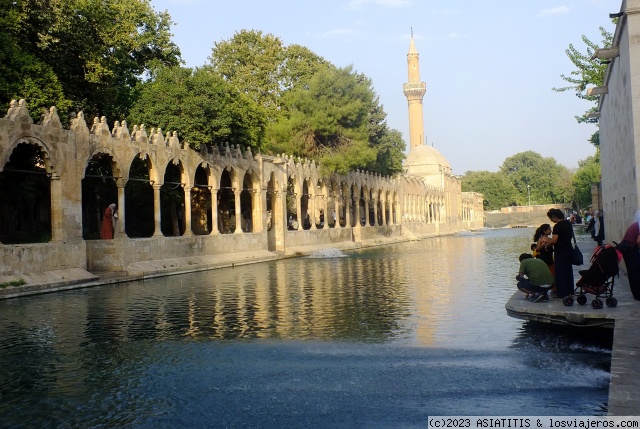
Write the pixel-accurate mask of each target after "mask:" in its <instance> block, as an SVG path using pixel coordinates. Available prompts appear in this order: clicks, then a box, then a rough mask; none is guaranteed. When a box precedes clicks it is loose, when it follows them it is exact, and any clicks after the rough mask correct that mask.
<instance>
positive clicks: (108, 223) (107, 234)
mask: <svg viewBox="0 0 640 429" xmlns="http://www.w3.org/2000/svg"><path fill="white" fill-rule="evenodd" d="M117 218H118V214H117V213H116V205H115V204H109V207H107V208H106V209H105V211H104V216H103V217H102V229H101V230H100V238H103V239H106V240H110V239H112V238H113V230H114V224H115V220H116V219H117Z"/></svg>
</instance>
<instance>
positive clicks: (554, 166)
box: [500, 151, 566, 205]
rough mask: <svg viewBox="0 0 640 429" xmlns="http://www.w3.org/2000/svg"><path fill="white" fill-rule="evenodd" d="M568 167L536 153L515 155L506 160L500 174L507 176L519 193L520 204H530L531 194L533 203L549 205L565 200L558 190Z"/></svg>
mask: <svg viewBox="0 0 640 429" xmlns="http://www.w3.org/2000/svg"><path fill="white" fill-rule="evenodd" d="M565 170H566V167H564V166H562V165H559V164H558V163H557V162H556V160H555V159H553V158H551V157H549V158H543V157H542V155H540V154H539V153H536V152H534V151H526V152H521V153H518V154H515V155H513V156H511V157H509V158H507V159H505V160H504V162H503V163H502V166H501V167H500V172H501V173H503V174H505V175H506V176H507V177H508V178H509V180H510V181H511V183H513V185H514V186H515V187H516V189H517V190H518V192H519V197H518V204H519V205H526V204H527V203H528V197H529V193H530V196H531V201H532V203H533V202H535V203H536V204H549V203H558V202H562V200H563V192H562V191H561V190H560V189H558V184H559V183H560V178H561V177H562V175H563V173H564V171H565Z"/></svg>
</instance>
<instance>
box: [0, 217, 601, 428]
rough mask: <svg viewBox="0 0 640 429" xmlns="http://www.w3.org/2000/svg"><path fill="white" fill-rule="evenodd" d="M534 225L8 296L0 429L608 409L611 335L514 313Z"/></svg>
mask: <svg viewBox="0 0 640 429" xmlns="http://www.w3.org/2000/svg"><path fill="white" fill-rule="evenodd" d="M532 233H533V231H532V230H527V229H509V230H494V231H486V232H480V233H465V234H460V235H455V236H448V237H439V238H432V239H427V240H422V241H417V242H410V243H403V244H398V245H392V246H386V247H379V248H374V249H368V250H363V251H357V252H349V253H347V254H343V253H341V252H339V251H336V250H329V251H325V252H322V253H319V254H317V255H314V256H313V257H308V258H298V259H289V260H283V261H276V262H271V263H263V264H256V265H248V266H242V267H236V268H230V269H224V270H215V271H208V272H201V273H194V274H188V275H182V276H173V277H165V278H160V279H154V280H148V281H144V282H133V283H127V284H117V285H110V286H103V287H96V288H91V289H82V290H75V291H68V292H62V293H55V294H47V295H40V296H35V297H27V298H18V299H12V300H5V301H0V333H1V336H0V427H69V428H76V427H104V428H113V427H140V428H176V427H188V428H192V427H203V428H204V427H425V422H426V418H427V416H428V415H430V414H431V415H433V414H439V415H460V414H467V415H594V414H603V413H606V401H607V390H608V383H609V372H608V371H609V364H610V345H611V336H610V333H608V332H606V331H604V332H603V331H596V332H593V331H588V332H586V333H585V332H583V331H579V332H576V331H566V330H564V329H554V328H552V327H549V326H546V325H537V324H532V323H526V322H523V321H520V320H517V319H513V318H510V317H508V316H507V315H506V312H505V309H504V303H505V302H506V301H507V299H508V298H509V297H510V296H511V295H512V294H513V292H514V290H515V289H514V288H515V286H514V276H515V273H516V272H517V268H518V262H517V255H518V254H519V253H521V252H522V251H526V250H527V248H528V245H529V241H530V238H531V237H530V236H531V235H532Z"/></svg>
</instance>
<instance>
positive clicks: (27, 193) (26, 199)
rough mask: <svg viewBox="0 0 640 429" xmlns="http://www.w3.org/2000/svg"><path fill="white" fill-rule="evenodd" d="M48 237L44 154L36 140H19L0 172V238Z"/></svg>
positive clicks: (48, 200) (48, 183)
mask: <svg viewBox="0 0 640 429" xmlns="http://www.w3.org/2000/svg"><path fill="white" fill-rule="evenodd" d="M48 241H51V179H50V176H49V174H47V168H46V154H45V152H44V151H43V150H42V148H41V147H40V146H38V145H36V144H31V143H26V142H25V143H20V144H18V145H17V146H16V147H15V148H14V149H13V151H12V153H11V156H10V158H9V162H7V163H6V164H5V165H4V169H3V171H2V173H0V242H2V243H5V244H18V243H46V242H48Z"/></svg>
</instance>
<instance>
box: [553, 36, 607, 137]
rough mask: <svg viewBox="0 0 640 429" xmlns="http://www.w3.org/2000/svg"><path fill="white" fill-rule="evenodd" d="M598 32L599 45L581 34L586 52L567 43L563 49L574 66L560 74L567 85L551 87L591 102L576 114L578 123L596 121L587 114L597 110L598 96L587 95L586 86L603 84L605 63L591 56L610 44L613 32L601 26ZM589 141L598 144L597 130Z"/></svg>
mask: <svg viewBox="0 0 640 429" xmlns="http://www.w3.org/2000/svg"><path fill="white" fill-rule="evenodd" d="M600 34H601V35H602V42H601V44H600V45H598V44H596V43H594V42H592V41H591V40H589V39H588V38H587V36H584V35H583V36H582V41H583V42H584V43H585V45H586V52H584V53H582V52H580V51H579V50H578V49H576V48H575V47H574V46H573V44H570V45H569V48H567V50H566V51H565V52H566V54H567V56H568V57H569V59H570V60H571V62H572V63H573V64H574V66H575V67H576V69H575V70H573V71H572V72H571V73H570V74H569V76H567V75H564V74H562V75H560V78H562V80H564V81H565V82H567V83H568V85H567V86H564V87H560V88H552V89H553V90H554V91H556V92H566V91H573V92H575V94H576V96H577V97H578V98H580V99H583V100H587V101H589V102H591V107H590V108H589V109H588V110H587V111H585V112H584V113H583V114H582V115H580V116H576V120H577V121H578V122H579V123H582V122H589V123H592V122H596V121H597V120H596V119H592V118H589V117H588V115H589V114H590V113H592V112H595V111H597V110H598V107H597V103H598V96H594V95H592V96H589V95H587V88H588V87H599V86H602V85H603V84H604V77H605V73H606V70H607V64H605V63H603V62H601V61H600V60H599V59H594V58H592V56H593V54H594V52H595V51H596V49H600V48H603V47H609V46H611V44H612V42H613V34H612V33H611V32H609V31H607V30H605V29H604V28H603V27H600ZM589 142H590V143H591V144H593V145H594V146H595V147H598V146H599V145H600V138H599V132H598V131H596V132H595V133H594V134H593V135H592V136H591V138H590V139H589Z"/></svg>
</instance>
